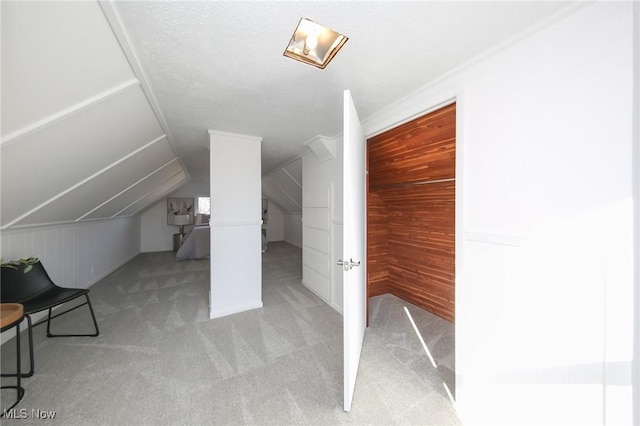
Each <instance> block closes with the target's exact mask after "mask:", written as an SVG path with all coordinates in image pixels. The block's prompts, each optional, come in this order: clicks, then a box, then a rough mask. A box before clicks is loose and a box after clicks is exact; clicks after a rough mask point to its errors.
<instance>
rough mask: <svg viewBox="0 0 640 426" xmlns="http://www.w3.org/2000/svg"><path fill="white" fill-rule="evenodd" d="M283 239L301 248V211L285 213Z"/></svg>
mask: <svg viewBox="0 0 640 426" xmlns="http://www.w3.org/2000/svg"><path fill="white" fill-rule="evenodd" d="M283 219H284V224H283V225H284V241H286V242H288V243H289V244H292V245H294V246H296V247H300V248H302V213H285V214H284V216H283Z"/></svg>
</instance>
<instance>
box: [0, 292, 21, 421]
mask: <svg viewBox="0 0 640 426" xmlns="http://www.w3.org/2000/svg"><path fill="white" fill-rule="evenodd" d="M23 319H24V307H23V306H22V305H21V304H19V303H0V332H3V331H6V330H9V329H11V328H13V327H15V328H16V373H17V374H16V384H15V385H13V386H2V389H15V390H16V402H14V403H13V405H11V406H10V407H9V408H6V409H3V410H2V413H1V414H0V418H2V417H4V415H5V414H6V413H7V412H8V411H9V410H11V409H12V408H13V407H15V406H16V405H17V404H18V402H20V401H21V400H22V397H23V396H24V388H23V387H22V386H21V383H20V323H21V322H22V320H23ZM3 375H4V374H3ZM12 375H13V374H11V376H12Z"/></svg>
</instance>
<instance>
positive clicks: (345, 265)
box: [336, 258, 360, 272]
mask: <svg viewBox="0 0 640 426" xmlns="http://www.w3.org/2000/svg"><path fill="white" fill-rule="evenodd" d="M336 265H338V266H342V267H343V268H344V270H345V272H349V271H350V270H351V269H352V268H353V267H354V266H360V261H359V260H358V261H357V262H356V261H354V260H353V259H352V258H350V259H349V260H347V261H346V262H345V261H344V260H342V259H339V260H338V261H337V262H336Z"/></svg>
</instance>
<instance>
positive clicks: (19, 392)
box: [0, 322, 24, 418]
mask: <svg viewBox="0 0 640 426" xmlns="http://www.w3.org/2000/svg"><path fill="white" fill-rule="evenodd" d="M16 357H17V358H16V374H14V375H13V376H14V377H16V384H15V386H2V389H15V390H16V402H14V403H13V404H12V405H11V406H10V407H9V408H5V409H3V410H2V413H1V414H0V418H2V417H4V416H5V414H7V412H9V410H11V409H12V408H13V407H15V406H16V405H18V403H19V402H20V401H21V400H22V397H24V388H23V387H22V386H21V385H22V383H21V376H22V375H21V374H19V373H20V322H18V323H17V324H16ZM3 376H4V374H3Z"/></svg>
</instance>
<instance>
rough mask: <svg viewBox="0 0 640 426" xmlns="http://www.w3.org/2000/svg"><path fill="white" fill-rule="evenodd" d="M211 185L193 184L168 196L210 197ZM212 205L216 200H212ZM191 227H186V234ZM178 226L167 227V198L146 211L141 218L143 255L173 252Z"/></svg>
mask: <svg viewBox="0 0 640 426" xmlns="http://www.w3.org/2000/svg"><path fill="white" fill-rule="evenodd" d="M209 194H210V193H209V183H207V182H191V183H189V184H187V185H184V186H183V187H181V188H180V189H178V190H176V191H174V192H172V193H171V194H170V195H168V196H167V197H168V198H174V197H178V198H195V197H197V196H209ZM211 203H212V205H213V204H214V203H215V200H211ZM190 228H191V226H185V232H186V231H188V230H189V229H190ZM179 229H180V228H179V227H178V226H173V225H167V198H163V199H162V200H160V201H158V202H157V203H155V204H154V205H153V206H151V207H149V208H148V209H146V210H145V212H144V213H143V214H142V216H141V231H140V249H141V251H142V252H143V253H146V252H154V251H171V250H173V234H177V233H178V231H179Z"/></svg>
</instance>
